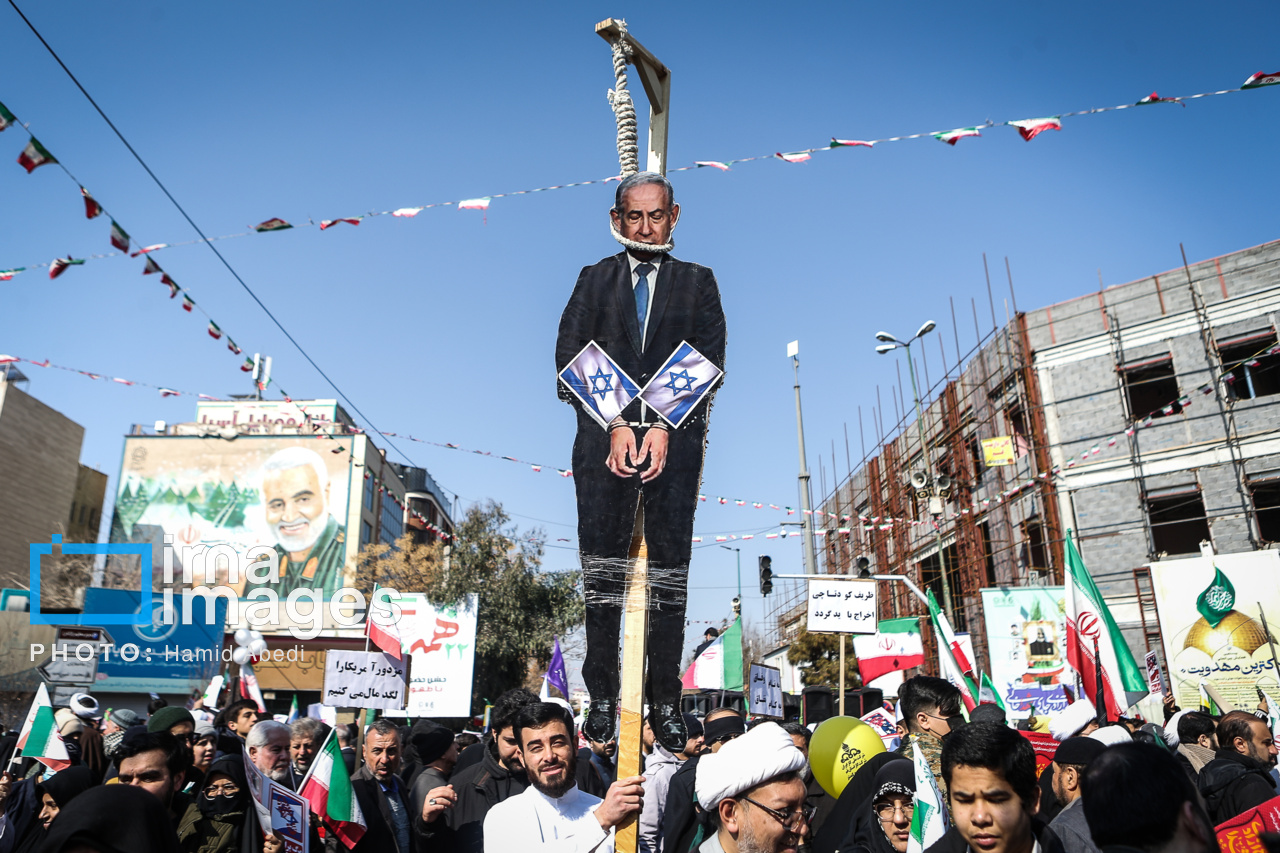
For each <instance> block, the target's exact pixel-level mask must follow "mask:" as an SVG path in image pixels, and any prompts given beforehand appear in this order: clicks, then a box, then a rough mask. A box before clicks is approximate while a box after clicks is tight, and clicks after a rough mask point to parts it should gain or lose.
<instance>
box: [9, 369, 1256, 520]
mask: <svg viewBox="0 0 1280 853" xmlns="http://www.w3.org/2000/svg"><path fill="white" fill-rule="evenodd" d="M1274 355H1280V345H1275V346H1268V347H1264V348H1262V349H1260V350H1258V351H1257V352H1256V353H1254V354H1253V355H1250V356H1248V357H1247V358H1244V359H1241V360H1240V361H1237V362H1234V363H1232V364H1231V365H1229V366H1224V369H1223V372H1222V373H1221V374H1219V375H1218V376H1217V377H1216V378H1215V380H1214V381H1213V382H1206V383H1204V384H1203V385H1200V386H1199V387H1198V388H1196V389H1195V390H1194V391H1193V392H1191V393H1189V394H1183V395H1182V396H1180V397H1178V399H1176V400H1173V401H1171V402H1169V403H1167V404H1166V405H1164V406H1161V407H1160V408H1158V409H1153V410H1152V411H1151V412H1150V413H1148V414H1147V415H1146V416H1145V417H1143V418H1139V419H1137V420H1135V421H1133V422H1132V423H1130V424H1129V426H1128V427H1127V428H1126V429H1125V430H1124V431H1123V432H1119V433H1116V434H1114V435H1110V436H1107V437H1105V438H1102V439H1099V440H1098V441H1096V442H1094V443H1093V444H1092V445H1090V447H1089V448H1088V449H1086V450H1084V451H1083V452H1081V453H1080V454H1079V455H1078V456H1076V455H1075V454H1072V455H1071V456H1070V457H1069V458H1067V460H1066V461H1065V463H1064V464H1062V465H1055V466H1053V468H1051V469H1050V470H1048V471H1041V472H1039V473H1037V474H1035V475H1034V476H1032V477H1029V478H1027V479H1026V480H1025V481H1023V482H1022V483H1019V484H1017V485H1014V486H1010V487H1009V488H1007V489H1004V490H1003V491H1001V492H1000V493H999V494H998V495H997V496H996V497H994V498H983V499H982V500H975V501H973V502H972V503H971V504H970V505H969V506H966V507H961V508H960V509H959V511H958V512H950V513H948V515H947V517H948V518H949V519H956V518H959V517H960V516H963V515H969V514H971V513H975V512H977V513H980V512H982V511H983V510H985V509H987V508H988V507H990V506H992V505H993V504H994V505H999V504H1001V503H1003V502H1004V501H1006V500H1008V499H1009V498H1011V497H1013V496H1015V495H1017V494H1019V493H1021V492H1022V491H1024V490H1025V489H1027V488H1029V487H1031V486H1034V485H1036V484H1037V483H1038V482H1040V481H1042V480H1046V479H1048V478H1050V477H1054V476H1057V475H1058V474H1060V473H1062V471H1064V470H1070V469H1073V468H1075V467H1076V466H1077V465H1079V464H1081V463H1083V462H1087V461H1090V460H1092V459H1094V458H1096V457H1098V456H1101V455H1102V454H1103V452H1104V451H1107V450H1110V449H1112V448H1115V447H1116V446H1118V445H1119V444H1120V443H1121V440H1122V439H1124V438H1129V437H1131V436H1132V435H1134V433H1135V432H1137V431H1138V430H1140V429H1144V428H1146V427H1149V426H1151V425H1152V424H1153V423H1155V421H1156V419H1157V418H1161V417H1165V416H1169V415H1173V414H1175V413H1177V412H1179V411H1182V410H1184V409H1188V408H1190V407H1191V406H1192V404H1193V402H1194V401H1195V400H1196V399H1197V398H1199V397H1204V396H1208V395H1211V394H1214V393H1216V392H1217V383H1218V382H1219V381H1222V382H1226V383H1228V384H1230V383H1231V382H1233V381H1234V379H1235V377H1234V375H1233V371H1234V370H1235V368H1237V367H1239V366H1241V365H1246V366H1250V367H1255V366H1257V364H1258V359H1259V358H1262V357H1264V356H1274ZM18 362H21V363H24V364H32V365H35V366H36V367H44V368H51V369H54V370H63V371H66V372H68V373H77V374H79V375H81V376H84V377H86V378H88V379H93V380H101V381H105V382H114V383H116V384H119V385H128V386H136V387H140V388H150V389H153V390H155V391H157V392H158V393H159V394H160V396H162V397H182V396H186V397H196V398H198V399H200V400H218V399H219V398H218V397H214V396H211V395H209V394H198V393H195V392H192V391H178V390H175V389H173V388H169V387H167V386H161V385H153V384H151V383H147V382H138V381H134V380H130V379H122V378H119V377H113V376H108V375H106V374H104V373H95V372H92V371H88V370H79V369H77V368H74V367H64V366H62V365H58V364H52V363H51V362H50V361H49V360H48V359H46V360H44V361H34V360H32V359H29V358H21V357H19V356H13V355H0V365H4V364H13V363H18ZM284 399H285V401H286V402H290V403H291V402H293V400H292V398H290V397H289V396H288V395H285V396H284ZM303 416H304V417H306V418H307V420H308V423H309V424H310V427H311V432H312V434H313V435H317V436H320V437H324V438H328V439H330V440H332V441H335V442H337V439H335V438H333V436H332V435H329V434H328V432H327V431H326V430H325V429H324V428H322V426H321V424H319V423H318V422H314V421H311V420H310V416H309V415H307V414H306V412H305V410H304V411H303ZM379 434H380V435H384V436H387V437H389V438H400V439H404V440H406V441H412V442H415V443H418V444H425V445H430V446H432V447H439V448H443V449H445V450H453V451H457V452H459V453H466V454H469V455H472V456H484V457H488V458H490V459H499V460H502V461H504V462H513V463H515V464H517V465H524V466H526V467H528V468H529V469H530V470H532V471H533V472H534V473H541V472H542V471H544V470H550V471H555V472H556V473H557V474H559V475H560V476H561V477H564V478H570V477H572V476H573V470H572V469H571V468H559V467H556V466H554V465H545V464H541V463H537V462H530V461H528V460H525V459H520V458H518V457H516V456H509V455H506V454H498V453H492V452H490V451H487V450H472V449H468V448H466V447H463V446H462V445H459V444H455V443H453V442H441V441H431V440H429V439H424V438H417V437H416V436H412V435H408V434H406V433H396V432H382V433H379ZM332 452H334V453H345V452H348V451H347V450H346V448H345V447H344V446H342V445H341V444H339V445H338V446H337V447H335V448H334V450H333V451H332ZM354 464H355V465H356V466H357V467H362V466H363V463H362V462H359V461H354ZM369 476H370V475H369V474H368V472H366V473H365V477H366V478H367V477H369ZM391 497H392V499H393V500H395V501H396V503H397V505H398V506H400V507H401V508H402V509H403V508H404V504H403V503H401V502H400V501H399V500H398V499H397V498H395V495H394V494H391ZM698 501H699V502H702V503H711V502H715V503H717V504H719V505H721V506H728V505H730V504H732V505H733V506H738V507H744V508H745V507H748V506H749V507H751V508H753V509H765V508H768V509H770V510H773V511H776V512H783V513H786V514H787V515H789V516H791V515H795V514H796V513H797V512H799V513H801V514H802V515H809V516H812V517H814V518H815V519H818V520H821V519H824V518H825V519H827V520H828V521H829V522H831V523H833V524H837V525H841V524H849V523H851V522H852V523H855V524H857V525H859V526H860V527H862V528H864V529H868V530H871V529H874V530H889V529H891V528H892V527H893V525H895V524H907V525H910V526H913V527H914V526H921V525H925V526H928V525H931V524H933V522H932V521H920V520H918V519H912V518H895V517H891V516H879V515H871V516H868V515H841V514H839V513H833V512H823V511H822V510H816V509H815V510H808V511H803V510H797V509H795V508H794V507H790V506H786V505H782V504H774V503H765V502H763V501H749V500H742V499H740V498H726V497H722V496H715V497H711V496H708V495H701V494H700V495H698ZM410 512H411V513H413V515H414V516H415V517H416V518H417V519H418V520H419V521H420V522H422V523H423V524H425V525H427V527H428V529H430V530H432V531H434V532H436V533H438V534H439V535H441V536H444V537H446V538H448V534H446V533H445V532H444V531H442V530H440V529H439V528H437V527H435V526H434V525H431V524H430V523H429V522H428V521H427V519H426V518H424V517H422V516H421V514H419V513H416V512H414V511H412V510H410ZM828 532H833V533H851V532H852V528H850V527H834V528H829V529H817V530H815V531H814V533H815V535H817V536H825V535H827V533H828ZM799 535H800V534H799V533H798V532H795V531H791V532H788V531H786V530H782V531H779V532H778V533H767V534H746V535H743V536H736V535H726V536H716V537H715V540H714V541H716V542H728V541H734V540H749V539H755V538H763V539H785V538H787V537H788V536H799ZM704 538H706V537H701V536H696V537H694V539H693V541H694V542H702V541H703V540H704Z"/></svg>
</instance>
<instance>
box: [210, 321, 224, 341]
mask: <svg viewBox="0 0 1280 853" xmlns="http://www.w3.org/2000/svg"><path fill="white" fill-rule="evenodd" d="M209 337H211V338H213V339H214V340H215V341H216V340H218V339H219V338H221V337H222V330H221V329H219V328H218V324H217V323H215V322H213V321H212V320H210V321H209Z"/></svg>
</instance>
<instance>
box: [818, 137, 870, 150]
mask: <svg viewBox="0 0 1280 853" xmlns="http://www.w3.org/2000/svg"><path fill="white" fill-rule="evenodd" d="M859 145H861V146H862V147H864V148H871V147H872V146H874V145H875V143H874V142H864V141H863V140H861V139H836V138H835V137H834V136H833V137H831V144H830V145H829V146H827V147H829V148H855V147H857V146H859Z"/></svg>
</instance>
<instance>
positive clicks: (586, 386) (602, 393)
mask: <svg viewBox="0 0 1280 853" xmlns="http://www.w3.org/2000/svg"><path fill="white" fill-rule="evenodd" d="M560 381H561V382H563V383H564V384H565V387H566V388H568V389H569V390H570V391H572V392H573V393H574V396H576V397H577V398H578V400H579V401H581V402H582V405H583V406H584V407H585V408H586V410H587V412H588V414H590V415H591V417H593V418H595V419H596V420H597V421H598V422H599V423H600V426H602V427H604V428H605V429H608V428H609V422H610V421H612V420H613V419H614V418H616V417H617V416H618V415H620V414H622V410H623V409H625V408H626V407H627V406H628V405H630V403H631V401H632V400H634V399H635V398H636V395H637V394H638V393H640V386H639V385H637V384H636V383H635V382H633V381H632V380H631V377H630V376H628V375H627V374H625V373H623V372H622V368H620V367H618V366H617V365H616V364H614V363H613V361H612V360H611V359H610V358H609V356H608V355H606V354H605V351H604V350H602V349H600V346H599V345H598V344H597V343H596V342H595V341H590V342H589V343H588V344H587V345H586V346H585V347H583V348H582V351H581V352H579V353H578V354H577V355H575V356H574V357H573V361H571V362H569V364H568V366H567V367H565V369H564V370H562V371H561V372H560Z"/></svg>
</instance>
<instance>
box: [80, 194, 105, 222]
mask: <svg viewBox="0 0 1280 853" xmlns="http://www.w3.org/2000/svg"><path fill="white" fill-rule="evenodd" d="M80 195H82V196H84V218H85V219H93V218H94V217H95V216H101V215H102V205H100V204H98V200H97V199H96V198H94V197H93V196H92V195H90V194H89V191H88V190H87V189H85V188H84V187H81V188H80Z"/></svg>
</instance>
